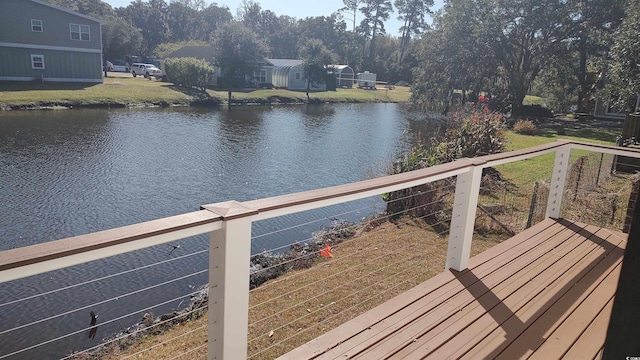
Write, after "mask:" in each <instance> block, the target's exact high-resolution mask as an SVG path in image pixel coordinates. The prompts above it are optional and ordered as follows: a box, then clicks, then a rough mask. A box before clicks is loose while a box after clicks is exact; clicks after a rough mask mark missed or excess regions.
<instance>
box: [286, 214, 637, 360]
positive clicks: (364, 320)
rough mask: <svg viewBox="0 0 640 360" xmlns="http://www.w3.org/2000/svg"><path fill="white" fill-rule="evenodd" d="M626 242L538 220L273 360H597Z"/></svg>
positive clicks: (618, 236)
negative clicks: (461, 267) (459, 266)
mask: <svg viewBox="0 0 640 360" xmlns="http://www.w3.org/2000/svg"><path fill="white" fill-rule="evenodd" d="M626 239H627V235H626V234H623V233H620V232H616V231H611V230H607V229H603V228H599V227H596V226H590V225H585V224H580V223H574V222H571V221H568V220H563V219H559V220H553V219H546V220H545V221H543V222H542V223H539V224H537V225H536V226H534V227H532V228H530V229H528V230H526V231H524V232H522V233H520V234H518V235H516V236H515V237H513V238H511V239H509V240H506V241H504V242H502V243H500V244H499V245H496V246H495V247H493V248H491V249H489V250H488V251H485V252H484V253H482V254H479V255H477V256H475V257H474V258H472V259H471V261H470V265H469V269H468V270H465V271H462V272H456V271H446V272H444V273H442V274H440V275H438V276H436V277H434V278H432V279H430V280H428V281H426V282H424V283H422V284H420V285H418V286H416V287H415V288H413V289H411V290H409V291H407V292H406V293H404V294H402V295H400V296H397V297H395V298H393V299H391V300H389V301H388V302H386V303H384V304H382V305H380V306H378V307H376V308H375V309H373V310H371V311H369V312H367V313H365V314H363V315H361V316H359V317H357V318H355V319H353V320H352V321H350V322H347V323H346V324H343V325H342V326H340V327H338V328H336V329H334V330H332V331H330V332H328V333H326V334H324V335H322V336H320V337H319V338H317V339H314V340H312V341H310V342H309V343H307V344H305V345H303V346H301V347H299V348H297V349H295V350H293V351H292V352H290V353H288V354H285V355H283V356H282V357H281V358H280V359H295V360H300V359H425V358H428V359H450V358H451V359H457V358H462V359H493V358H499V359H519V358H532V359H560V358H566V359H595V358H598V357H599V356H600V352H601V350H602V348H603V345H604V341H605V336H606V331H607V325H608V323H609V317H610V314H611V309H612V305H613V297H614V294H615V291H616V287H617V284H618V277H619V274H620V268H621V264H622V258H623V254H624V249H625V245H626Z"/></svg>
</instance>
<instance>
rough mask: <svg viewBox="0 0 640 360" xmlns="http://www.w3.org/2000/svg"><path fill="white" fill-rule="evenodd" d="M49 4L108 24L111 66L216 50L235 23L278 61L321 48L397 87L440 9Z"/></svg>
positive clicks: (77, 0) (200, 1) (371, 1)
mask: <svg viewBox="0 0 640 360" xmlns="http://www.w3.org/2000/svg"><path fill="white" fill-rule="evenodd" d="M48 1H49V2H51V3H54V4H56V5H59V6H62V7H65V8H68V9H70V10H73V11H77V12H79V13H82V14H86V15H91V16H94V17H97V18H100V19H103V20H105V25H103V30H102V31H103V46H104V49H103V53H104V56H105V58H106V59H123V58H124V57H125V56H126V55H134V54H135V55H156V56H162V55H165V54H166V53H168V52H170V51H172V50H175V49H176V46H178V47H179V46H181V45H184V44H212V43H214V40H215V39H214V37H215V34H216V30H218V29H220V28H221V27H223V26H224V25H225V24H230V23H234V24H240V25H242V26H243V27H245V28H247V29H248V30H250V31H251V32H253V33H254V34H255V35H256V37H257V38H258V40H260V42H261V43H262V44H263V45H264V48H265V49H266V53H267V55H268V56H269V57H271V58H281V59H298V58H301V55H302V53H304V52H305V51H308V47H309V41H313V42H314V43H316V44H317V42H318V41H320V42H321V45H322V46H324V47H326V49H328V50H329V51H330V52H331V57H332V59H333V60H335V61H336V63H340V64H349V65H350V66H351V67H352V68H354V69H356V71H365V70H368V71H371V72H375V73H377V74H378V77H379V78H381V79H387V80H389V81H394V82H395V81H399V80H405V81H410V78H411V69H412V68H413V67H415V66H416V63H415V57H412V56H409V55H408V52H409V50H408V49H409V48H410V44H411V43H412V41H411V40H412V39H414V38H415V37H416V36H419V34H421V33H422V32H423V31H424V30H425V29H426V28H427V27H428V25H427V22H426V19H425V15H428V14H429V13H430V11H429V7H431V6H433V0H395V3H394V4H392V0H343V2H344V7H342V8H340V9H336V11H335V12H334V13H333V14H331V15H329V16H310V17H306V18H304V19H297V18H294V17H291V16H287V15H278V14H276V13H274V12H273V11H271V10H268V9H263V8H262V7H261V6H260V4H259V3H258V2H254V1H252V0H244V1H243V2H242V3H241V5H240V6H239V8H238V9H237V13H236V15H235V16H234V15H233V14H232V12H231V10H230V9H229V8H228V7H227V6H221V5H218V4H216V3H210V4H207V2H206V1H205V0H175V1H168V0H144V1H143V0H135V1H132V2H131V3H130V4H129V5H128V6H126V7H120V8H112V7H111V6H110V5H109V4H107V3H105V2H103V1H101V0H48ZM394 5H395V7H394ZM394 8H395V14H396V16H397V17H398V18H399V19H401V20H402V22H403V26H402V27H401V29H400V34H401V35H400V36H399V37H396V36H392V35H389V34H388V33H387V29H385V26H384V22H385V21H386V20H388V19H389V18H390V17H391V16H392V15H393V14H394Z"/></svg>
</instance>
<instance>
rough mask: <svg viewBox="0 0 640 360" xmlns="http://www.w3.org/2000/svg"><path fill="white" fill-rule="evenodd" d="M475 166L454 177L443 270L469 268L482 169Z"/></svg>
mask: <svg viewBox="0 0 640 360" xmlns="http://www.w3.org/2000/svg"><path fill="white" fill-rule="evenodd" d="M472 160H473V159H470V161H472ZM475 165H476V164H474V163H473V162H472V165H471V166H470V167H469V171H468V172H466V173H463V174H460V175H458V176H457V177H456V193H455V198H454V200H453V213H452V215H451V229H450V230H449V248H448V249H447V263H446V265H445V269H454V270H458V271H462V270H464V269H466V268H467V267H468V266H469V255H470V254H471V240H472V238H473V227H474V224H475V220H476V208H477V206H478V195H479V193H480V181H481V180H482V167H480V166H475Z"/></svg>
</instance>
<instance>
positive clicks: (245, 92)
mask: <svg viewBox="0 0 640 360" xmlns="http://www.w3.org/2000/svg"><path fill="white" fill-rule="evenodd" d="M232 95H233V97H232V105H233V106H239V105H300V104H307V103H312V104H324V103H380V102H386V103H401V102H408V101H409V100H410V98H411V92H410V89H409V88H408V87H396V88H395V89H392V90H389V89H383V88H379V89H378V90H363V89H355V88H354V89H338V90H336V91H323V92H313V93H310V98H309V101H307V97H306V94H305V92H303V91H290V90H284V89H255V90H254V89H242V90H238V91H234V92H233V93H232ZM226 105H227V92H226V91H225V90H207V92H200V91H197V90H195V89H190V88H182V87H179V86H175V85H173V84H171V83H167V82H161V81H156V80H147V79H144V78H141V77H138V78H132V77H129V78H127V77H116V76H114V77H107V78H105V79H104V83H102V84H72V83H41V82H4V83H0V110H5V111H9V110H66V109H87V108H104V109H109V108H138V107H178V106H194V107H195V106H226Z"/></svg>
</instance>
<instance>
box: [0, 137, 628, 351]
mask: <svg viewBox="0 0 640 360" xmlns="http://www.w3.org/2000/svg"><path fill="white" fill-rule="evenodd" d="M637 158H640V151H638V150H634V149H630V148H621V147H613V146H606V145H597V144H587V143H580V142H573V141H565V140H562V141H556V142H554V143H550V144H546V145H541V146H537V147H533V148H528V149H523V150H518V151H514V152H508V153H501V154H494V155H489V156H483V157H478V158H472V159H460V160H457V161H454V162H452V163H449V164H444V165H439V166H434V167H430V168H427V169H422V170H418V171H413V172H408V173H401V174H397V175H390V176H384V177H380V178H375V179H370V180H365V181H361V182H356V183H351V184H346V185H340V186H335V187H331V188H325V189H317V190H312V191H307V192H302V193H296V194H288V195H283V196H277V197H272V198H264V199H257V200H252V201H245V202H236V201H229V202H225V203H218V204H210V205H204V206H202V208H201V210H200V211H196V212H192V213H188V214H183V215H178V216H174V217H170V218H164V219H159V220H154V221H150V222H146V223H141V224H135V225H130V226H126V227H122V228H117V229H112V230H106V231H101V232H97V233H92V234H87V235H81V236H77V237H73V238H67V239H62V240H57V241H52V242H49V243H44V244H40V245H33V246H28V247H24V248H18V249H12V250H7V251H3V252H0V282H2V283H3V285H2V287H3V292H2V294H0V310H2V312H3V313H4V314H9V315H8V316H7V315H5V316H4V317H5V320H7V321H3V324H0V336H1V337H2V338H3V343H6V344H8V345H6V346H5V345H3V346H2V348H0V359H18V358H33V357H38V356H39V355H41V354H45V353H51V352H52V351H53V353H55V354H58V357H59V358H65V359H84V358H91V357H92V356H96V354H104V355H106V354H109V355H117V354H120V355H119V356H120V357H119V358H138V357H145V358H154V359H156V358H157V359H160V358H167V359H169V358H181V357H182V358H198V357H204V354H207V356H208V358H218V359H223V358H227V359H242V358H250V359H265V358H274V357H277V356H278V355H280V354H282V353H284V352H286V351H288V350H291V349H293V348H294V347H296V346H299V345H301V344H303V343H305V342H306V341H309V340H311V339H313V338H315V337H317V336H319V335H321V334H322V333H324V332H326V331H328V330H329V329H332V328H335V327H337V326H340V325H341V324H343V323H345V322H346V321H348V320H349V319H352V318H354V317H356V316H358V315H359V314H362V313H364V312H366V311H367V310H369V309H371V308H372V307H374V306H376V305H378V304H381V303H382V302H384V301H386V300H388V299H390V298H392V297H393V296H396V295H398V294H400V293H402V292H404V291H407V290H409V289H411V288H412V287H414V286H416V285H418V284H420V283H421V282H423V281H425V280H426V279H428V278H429V277H431V276H433V275H435V274H436V273H437V272H438V271H441V270H442V269H443V268H452V269H456V270H463V269H465V268H466V267H467V263H468V259H469V256H471V255H472V254H474V253H478V252H480V251H482V250H483V249H485V248H487V247H489V246H491V245H492V244H493V243H495V241H494V240H491V239H490V236H487V234H495V233H500V234H502V235H505V234H506V235H507V236H510V235H513V234H516V233H518V232H520V231H523V230H524V229H526V228H528V227H530V226H532V225H533V224H535V223H536V222H538V221H541V220H542V219H544V218H545V217H560V216H561V215H562V216H564V217H568V218H572V219H574V220H578V221H583V222H587V223H594V224H597V225H600V226H607V227H612V228H621V227H622V225H623V222H624V220H621V219H624V217H625V216H624V211H626V207H627V206H626V202H628V201H629V198H630V194H631V192H632V188H631V185H630V181H629V176H628V175H621V172H622V169H624V170H625V171H627V172H628V171H629V169H632V171H633V170H635V169H636V168H637V165H635V161H636V160H635V159H637ZM535 159H538V160H535ZM521 160H531V161H521ZM534 160H535V161H534ZM536 166H537V167H540V168H536ZM522 174H527V176H523V175H522ZM585 207H586V208H588V209H589V211H585V210H584V208H585ZM581 209H582V210H581ZM607 209H608V210H607ZM591 210H593V211H591ZM590 211H591V212H598V213H599V218H596V217H595V216H594V214H591V212H590ZM604 218H606V219H604ZM601 219H604V220H603V222H602V223H598V221H599V220H601ZM472 240H473V242H472ZM492 241H494V242H492ZM498 241H499V240H498ZM43 329H46V331H43ZM169 329H173V330H172V331H167V330H169ZM149 335H154V336H157V340H156V342H149V343H143V345H142V346H141V347H140V346H136V347H133V348H132V349H131V350H127V348H129V347H130V346H131V344H134V343H139V342H140V341H139V340H140V339H142V338H145V337H147V336H149ZM160 335H162V336H160ZM5 339H9V341H8V342H7V341H4V340H5Z"/></svg>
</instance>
